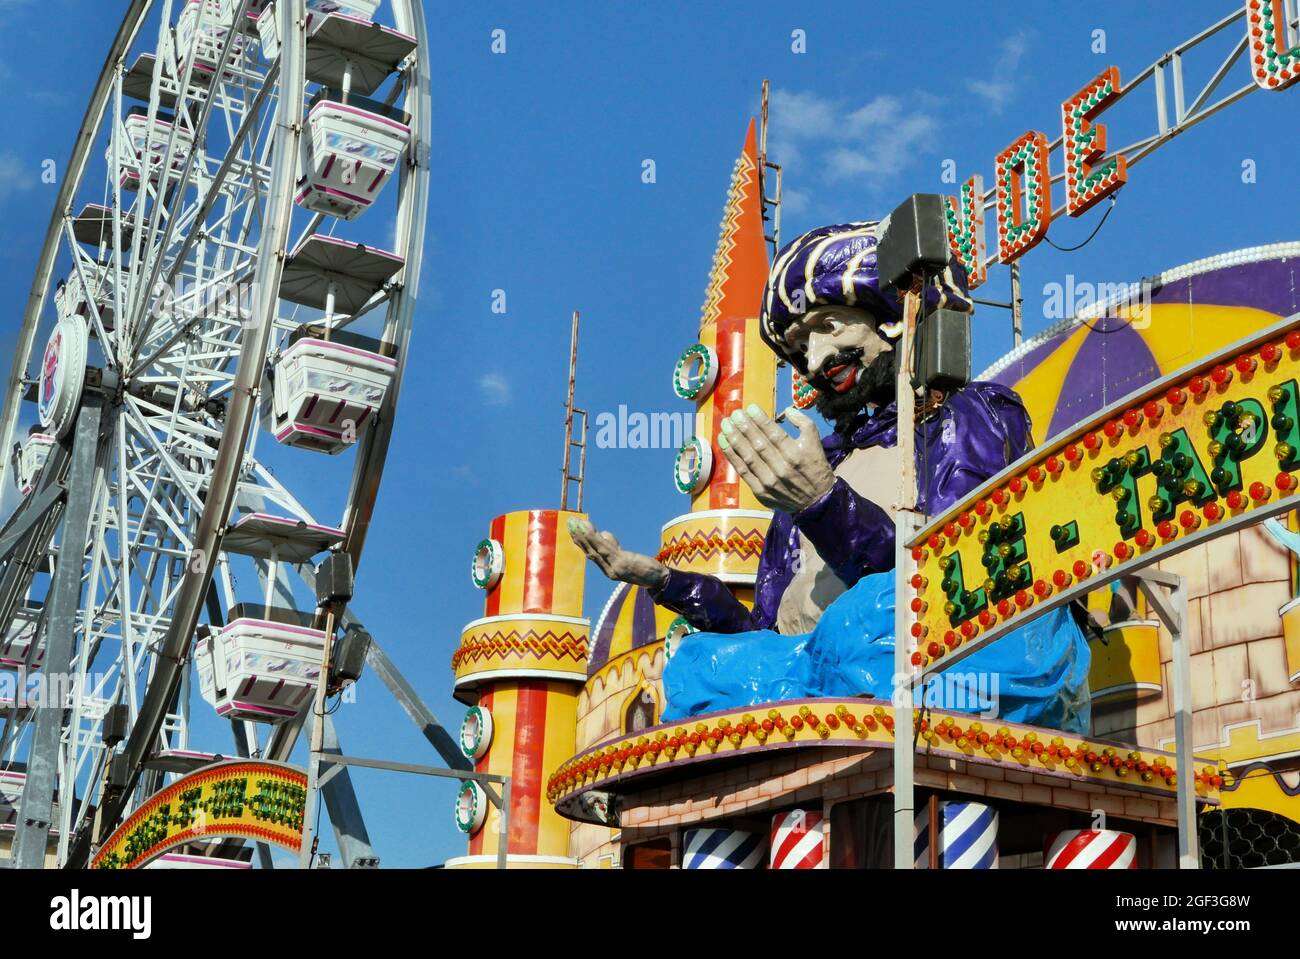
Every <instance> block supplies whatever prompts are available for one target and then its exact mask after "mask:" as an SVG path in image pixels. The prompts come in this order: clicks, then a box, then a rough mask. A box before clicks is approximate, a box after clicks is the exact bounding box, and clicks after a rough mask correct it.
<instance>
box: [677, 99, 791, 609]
mask: <svg viewBox="0 0 1300 959" xmlns="http://www.w3.org/2000/svg"><path fill="white" fill-rule="evenodd" d="M759 173H760V171H759V167H758V151H757V144H756V136H755V127H754V122H753V121H752V120H751V121H750V124H749V131H748V133H747V134H746V136H745V146H744V149H743V150H741V153H740V157H739V158H738V159H737V160H736V166H735V169H734V170H733V172H732V176H731V188H730V190H729V192H728V195H727V205H726V209H725V211H724V213H723V219H722V230H721V235H720V236H719V237H718V247H717V251H716V252H715V253H714V255H713V269H712V271H711V272H710V274H709V288H708V292H707V293H706V295H705V300H704V307H703V310H702V314H701V316H700V333H699V341H698V342H696V343H694V344H692V345H691V346H689V347H688V348H687V349H686V350H685V351H684V352H683V353H682V356H681V358H680V359H679V360H678V361H677V366H676V367H675V368H674V370H673V389H674V391H675V392H676V393H677V395H678V396H679V397H681V398H682V399H688V400H692V401H693V402H694V403H695V406H696V413H695V436H693V437H691V439H690V440H689V441H687V443H686V445H685V446H684V447H683V448H682V450H681V451H680V452H679V453H678V455H677V459H676V462H675V463H674V479H675V481H676V483H677V488H678V489H679V490H681V491H682V492H683V493H686V494H688V495H690V497H691V511H690V512H689V513H685V514H683V515H681V516H678V517H676V518H675V519H672V520H670V521H669V522H668V523H667V524H666V525H665V526H664V528H663V533H662V543H661V549H660V552H659V560H660V562H662V563H664V564H666V565H667V566H670V567H672V568H673V569H681V570H688V571H691V572H698V573H709V574H711V575H714V576H717V577H719V578H720V579H722V580H724V581H725V582H728V583H732V584H735V585H737V586H739V587H741V588H740V589H738V590H737V594H738V595H739V596H740V598H741V599H748V598H749V596H747V595H746V594H747V593H749V592H750V591H749V590H748V589H745V587H748V586H752V585H753V582H754V576H755V573H756V572H757V570H758V556H759V553H760V552H762V549H763V537H764V536H765V535H766V533H767V527H768V524H769V522H770V520H771V513H770V512H769V511H768V510H766V509H764V508H763V506H762V505H761V504H760V503H759V502H758V501H757V500H756V499H754V494H753V493H752V492H751V491H750V489H749V487H748V486H747V485H745V483H744V482H743V481H742V480H741V479H740V477H739V476H738V475H737V474H736V471H735V470H734V469H733V468H732V466H731V464H730V463H728V462H727V460H726V457H724V456H723V455H722V453H721V451H720V450H719V448H718V435H719V433H720V431H721V427H722V421H723V419H724V418H725V417H727V416H729V415H731V414H732V413H734V412H735V411H736V410H739V409H741V408H742V407H745V406H748V405H750V404H754V405H757V406H759V407H760V408H761V409H762V410H763V411H764V412H765V413H767V414H768V415H769V416H771V415H773V413H774V405H775V401H776V355H775V354H774V353H773V352H772V351H771V350H770V349H768V347H767V345H766V344H764V343H763V341H762V339H761V338H760V336H759V333H758V313H759V306H760V304H761V302H762V297H763V285H764V283H765V282H766V281H767V271H768V260H767V246H766V243H765V241H764V239H763V199H762V195H761V192H760V185H759Z"/></svg>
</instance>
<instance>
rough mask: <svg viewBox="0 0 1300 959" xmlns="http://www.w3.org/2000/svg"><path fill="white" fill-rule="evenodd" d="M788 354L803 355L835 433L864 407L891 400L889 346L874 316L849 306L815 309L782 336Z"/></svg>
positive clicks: (891, 351) (820, 406) (820, 405)
mask: <svg viewBox="0 0 1300 959" xmlns="http://www.w3.org/2000/svg"><path fill="white" fill-rule="evenodd" d="M785 341H786V344H787V346H788V347H789V349H790V353H791V354H792V355H794V354H799V355H802V356H803V359H804V363H805V365H806V368H807V370H808V381H809V382H810V383H811V384H812V385H813V386H814V387H816V389H817V394H818V395H817V409H818V411H819V412H820V413H821V414H822V416H824V417H826V419H827V420H829V421H831V422H832V423H835V425H836V427H837V428H839V427H840V426H842V425H847V423H848V422H849V421H850V420H852V419H853V417H855V416H857V415H858V414H859V413H861V412H862V411H863V410H864V409H866V407H867V405H868V404H875V405H878V406H879V405H885V404H887V403H891V402H893V400H894V384H895V379H894V347H893V344H892V343H890V342H889V340H887V339H886V338H885V337H884V336H882V335H881V334H880V333H879V331H878V330H877V329H876V320H875V317H874V316H872V315H871V314H870V313H868V312H867V311H866V310H861V309H857V308H856V307H851V306H818V307H814V308H813V309H811V310H809V311H808V312H807V313H806V314H805V315H804V317H803V319H802V321H801V322H799V323H796V324H793V325H792V326H791V327H790V328H789V329H788V330H786V333H785Z"/></svg>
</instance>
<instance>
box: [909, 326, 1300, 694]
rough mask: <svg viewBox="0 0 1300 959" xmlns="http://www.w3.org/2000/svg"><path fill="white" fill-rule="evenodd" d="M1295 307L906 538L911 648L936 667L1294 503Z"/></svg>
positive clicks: (915, 659)
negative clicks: (1113, 582) (1289, 317)
mask: <svg viewBox="0 0 1300 959" xmlns="http://www.w3.org/2000/svg"><path fill="white" fill-rule="evenodd" d="M1298 384H1300V322H1297V321H1296V320H1294V319H1293V320H1290V321H1285V322H1283V323H1280V324H1277V325H1275V326H1273V327H1271V328H1269V329H1267V330H1264V331H1262V332H1261V333H1258V334H1256V335H1254V336H1252V337H1251V338H1249V339H1248V340H1245V341H1242V342H1240V343H1238V344H1236V345H1235V346H1233V347H1230V348H1229V349H1227V350H1225V351H1223V352H1222V353H1220V354H1218V355H1216V356H1213V357H1211V358H1209V359H1207V360H1205V361H1203V362H1201V363H1199V364H1197V365H1196V367H1195V368H1189V369H1187V370H1183V371H1180V372H1178V373H1175V374H1172V375H1170V376H1168V377H1165V378H1164V379H1162V380H1160V381H1158V382H1156V383H1153V384H1151V385H1150V386H1149V387H1147V388H1145V389H1143V390H1141V391H1139V392H1137V393H1134V394H1132V395H1130V396H1129V397H1126V398H1125V399H1124V400H1123V401H1122V402H1120V403H1118V404H1115V405H1113V406H1111V407H1109V408H1108V409H1106V410H1103V411H1102V412H1101V413H1099V414H1097V415H1096V416H1094V417H1092V418H1091V419H1089V420H1088V421H1087V422H1085V423H1084V424H1083V425H1081V426H1080V427H1078V428H1077V429H1075V430H1073V431H1071V432H1070V433H1069V434H1065V435H1062V436H1059V437H1056V438H1054V439H1053V440H1052V441H1051V442H1050V443H1048V444H1047V445H1046V446H1044V447H1043V448H1041V449H1039V450H1034V451H1032V452H1031V453H1029V454H1028V455H1027V456H1025V457H1023V458H1022V459H1021V460H1019V461H1018V462H1016V463H1014V464H1013V465H1012V466H1010V467H1009V468H1008V469H1006V470H1004V471H1003V472H1002V473H1001V474H999V475H998V476H997V477H995V478H994V479H992V480H991V481H989V482H988V483H986V484H984V485H983V486H982V487H980V488H979V489H978V490H976V491H975V492H974V493H972V494H971V495H970V496H968V497H967V498H966V499H965V500H964V501H962V502H961V503H959V504H958V505H957V506H955V507H954V508H953V509H951V510H949V511H948V512H947V513H945V514H944V515H943V516H940V517H939V518H937V519H936V520H935V521H933V522H932V523H930V524H929V525H928V526H927V527H926V528H925V529H924V530H922V531H921V533H919V534H918V535H917V536H916V537H915V538H914V539H913V540H912V541H911V542H910V543H909V545H910V546H911V560H912V562H911V563H910V564H908V568H907V569H906V570H904V573H903V575H904V577H905V579H906V580H907V582H906V583H904V587H905V588H904V589H903V590H902V591H901V595H902V596H903V601H904V602H905V603H907V604H908V607H907V608H908V610H909V626H910V631H911V636H912V639H913V642H914V644H915V648H914V650H913V652H912V664H913V665H914V666H915V667H917V668H918V669H919V670H921V671H923V672H931V671H935V670H940V669H944V668H946V667H947V666H948V665H950V664H952V663H953V662H955V661H957V660H959V659H962V658H965V656H967V655H969V654H970V653H971V652H974V651H975V650H976V649H978V648H979V647H981V646H983V645H986V643H988V642H990V641H992V640H994V639H996V638H997V637H998V636H1001V635H1003V634H1005V633H1006V632H1008V631H1009V630H1011V629H1014V628H1016V627H1017V626H1019V625H1021V624H1023V623H1025V622H1027V621H1028V620H1030V619H1032V618H1034V616H1036V615H1039V614H1041V613H1044V612H1046V611H1047V610H1049V609H1054V608H1056V607H1058V606H1061V605H1062V604H1064V603H1066V602H1069V601H1070V600H1071V599H1074V598H1076V597H1077V596H1079V595H1080V594H1082V593H1085V592H1088V591H1090V590H1092V589H1096V588H1097V587H1099V586H1102V585H1104V584H1106V583H1108V582H1110V581H1111V580H1113V579H1116V578H1117V577H1119V576H1122V575H1125V574H1127V573H1132V572H1135V571H1136V570H1138V569H1140V568H1142V567H1144V566H1148V565H1150V564H1152V563H1154V562H1156V561H1158V560H1160V559H1162V558H1164V557H1167V556H1169V555H1171V554H1173V553H1176V552H1179V551H1181V550H1183V549H1187V548H1189V547H1191V546H1193V545H1195V544H1196V543H1198V542H1202V541H1204V540H1206V539H1209V538H1212V537H1214V536H1217V535H1221V534H1222V533H1223V532H1226V531H1228V530H1230V529H1235V528H1237V527H1239V526H1242V525H1245V524H1248V523H1257V522H1259V521H1261V520H1263V519H1265V518H1267V517H1268V516H1272V515H1275V514H1277V513H1280V512H1284V511H1285V510H1288V509H1294V508H1296V507H1297V506H1300V496H1297V485H1298V484H1300V385H1298Z"/></svg>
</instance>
